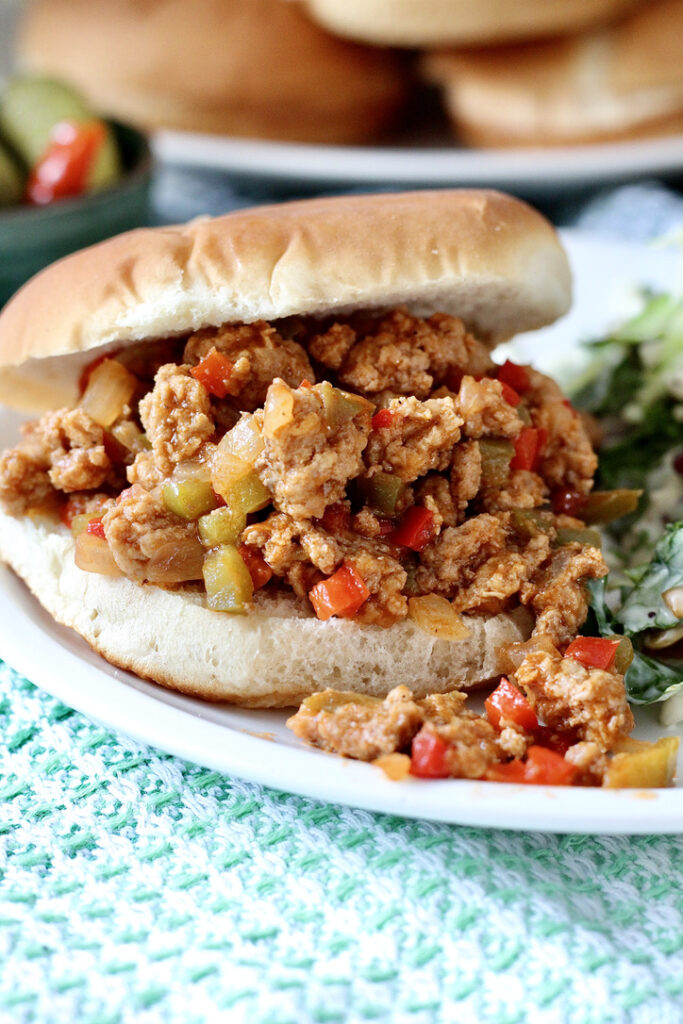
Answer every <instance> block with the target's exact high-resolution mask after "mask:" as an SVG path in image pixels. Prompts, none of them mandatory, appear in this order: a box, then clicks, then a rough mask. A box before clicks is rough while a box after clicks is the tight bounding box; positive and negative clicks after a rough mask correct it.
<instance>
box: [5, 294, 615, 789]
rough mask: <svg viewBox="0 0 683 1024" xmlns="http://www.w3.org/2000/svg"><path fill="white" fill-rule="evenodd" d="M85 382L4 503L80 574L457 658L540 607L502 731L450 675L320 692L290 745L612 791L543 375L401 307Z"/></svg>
mask: <svg viewBox="0 0 683 1024" xmlns="http://www.w3.org/2000/svg"><path fill="white" fill-rule="evenodd" d="M82 385H83V394H82V398H81V401H80V403H79V405H78V406H77V407H76V408H74V409H61V410H58V411H56V412H51V413H48V414H47V415H45V416H43V417H42V419H40V420H38V421H37V422H34V423H31V424H29V425H28V426H27V427H26V428H25V430H24V437H23V440H22V442H21V443H20V444H19V446H18V447H17V448H14V449H12V450H10V451H7V452H5V453H4V454H3V456H2V457H1V459H0V500H2V502H3V504H4V506H5V508H6V509H7V510H8V511H10V512H11V513H13V514H22V513H26V512H29V511H31V512H32V511H34V510H36V509H40V510H45V509H52V510H53V511H54V512H56V513H58V514H59V515H60V516H61V518H62V521H63V522H64V523H65V524H66V525H67V526H70V527H71V529H72V531H73V533H74V535H75V536H76V560H77V564H78V565H79V566H80V567H81V568H84V569H87V570H90V571H96V572H105V573H107V574H109V575H125V576H127V577H129V578H130V579H132V580H135V581H137V582H139V583H154V584H157V585H161V586H177V585H182V584H185V583H187V582H188V581H202V580H203V582H204V586H205V588H206V595H207V602H208V604H209V606H210V607H212V608H215V609H216V610H219V611H227V612H232V613H247V614H248V612H249V610H250V609H251V608H252V607H253V603H254V594H255V591H258V590H259V589H261V588H266V589H267V590H273V589H275V588H281V589H284V590H287V591H289V592H293V593H294V594H295V595H297V598H298V599H299V600H300V601H301V602H302V603H305V604H306V606H307V607H308V608H309V610H310V611H311V613H315V614H317V615H318V617H319V618H321V619H326V618H329V617H332V616H342V617H346V618H351V619H354V620H356V621H357V622H362V623H374V624H377V625H379V626H384V627H388V626H391V625H392V624H393V623H396V622H398V621H400V620H401V619H404V618H406V617H407V616H409V617H411V618H412V619H414V620H415V622H416V623H417V624H418V626H421V627H422V628H426V629H428V630H429V631H431V632H432V633H434V634H435V635H438V636H443V637H445V638H446V639H450V640H452V642H457V639H458V637H462V636H463V635H464V632H466V630H465V628H464V627H463V623H462V621H461V619H460V615H461V614H462V613H466V614H468V615H487V616H490V615H496V614H498V613H499V612H503V611H506V610H509V609H512V608H514V607H517V606H519V605H520V604H522V605H524V606H526V607H527V608H528V609H529V610H530V611H531V612H532V613H533V614H534V617H535V627H534V630H533V633H532V637H531V639H530V641H529V642H528V643H527V644H526V645H519V646H520V650H519V651H517V652H516V656H515V657H514V658H513V660H512V661H511V664H510V675H509V680H504V681H503V682H504V684H505V685H506V686H508V687H509V688H510V689H511V691H512V697H511V698H510V700H511V701H512V703H510V704H505V702H503V705H501V706H502V707H503V711H502V712H501V713H500V714H498V715H495V714H494V715H493V716H492V715H491V714H488V715H487V716H479V715H475V714H474V713H473V712H471V711H469V710H467V709H465V708H464V706H463V704H464V696H463V695H462V694H460V693H458V692H457V680H454V692H453V693H451V694H448V695H441V696H434V697H431V698H427V699H424V700H417V701H415V700H413V698H412V694H411V693H410V691H408V690H407V689H406V688H405V687H398V688H397V689H396V690H394V691H393V692H392V693H391V694H390V695H389V697H387V699H386V700H385V701H383V702H382V701H373V700H369V699H365V698H359V697H357V696H354V695H352V694H339V693H336V694H335V693H329V692H328V693H326V694H323V695H316V697H315V698H312V699H310V700H309V701H308V702H305V704H304V705H303V706H302V708H301V709H300V711H299V712H298V713H297V715H296V716H294V718H293V719H291V720H290V724H291V726H292V728H293V729H294V730H295V731H296V732H297V734H298V735H300V736H302V737H304V738H306V739H307V740H309V741H310V742H313V743H315V744H317V745H318V746H321V747H323V748H325V749H328V750H333V751H337V752H339V753H342V754H345V755H348V756H351V757H357V758H361V759H364V760H374V759H376V758H377V757H382V756H386V755H391V754H395V753H397V752H405V751H406V750H408V751H409V750H410V749H411V745H412V749H413V751H414V750H415V745H416V743H417V745H418V747H420V745H421V746H422V748H424V750H427V749H429V751H431V752H432V755H431V756H432V760H434V758H436V761H435V762H434V765H432V766H431V771H425V772H423V774H436V775H439V774H440V775H451V776H466V777H476V778H480V777H485V776H486V777H492V776H490V773H491V771H492V770H498V771H499V772H500V771H501V770H502V769H505V768H508V767H509V764H510V763H513V764H515V765H517V766H520V767H519V769H518V770H519V771H520V772H523V771H526V770H527V769H526V768H525V767H524V766H526V765H528V764H529V763H531V761H530V758H531V755H530V754H529V751H530V749H531V748H532V747H533V748H534V749H537V748H538V747H543V749H547V750H550V751H551V752H554V754H555V756H557V757H558V758H561V760H562V763H563V765H569V770H568V775H567V781H574V782H576V781H578V782H584V783H585V782H589V783H596V782H597V783H599V782H600V781H601V780H602V778H603V776H604V773H605V770H606V767H605V766H606V763H607V761H606V755H607V754H608V752H610V751H613V750H614V748H615V747H616V746H617V745H618V743H619V742H620V741H621V740H622V739H623V737H624V736H625V735H626V734H627V733H628V732H629V731H630V729H631V728H632V717H631V713H630V711H629V709H628V706H627V704H626V699H625V693H624V686H623V679H622V677H621V676H620V675H618V674H617V673H616V671H615V670H614V668H613V667H611V668H610V669H609V670H604V669H600V668H597V667H595V666H592V665H590V664H585V663H582V661H581V660H577V659H576V658H575V657H572V656H563V655H564V654H565V651H566V649H567V646H568V645H569V644H570V642H571V641H572V640H573V639H574V638H575V636H576V634H577V631H578V629H579V627H580V626H581V624H582V623H583V621H584V619H585V616H586V612H587V600H586V595H585V590H584V581H585V580H587V579H596V578H598V577H601V576H603V575H604V574H605V572H606V571H607V569H606V566H605V564H604V562H603V559H602V556H601V554H600V550H599V548H597V547H595V546H593V545H592V544H591V543H590V542H589V541H590V539H591V538H590V535H589V534H588V533H587V531H586V530H585V528H584V523H583V522H582V521H581V520H580V519H579V518H577V517H576V516H575V515H569V514H567V511H566V510H567V509H569V511H572V510H573V509H575V508H578V507H579V506H580V500H581V499H582V498H583V497H585V496H586V495H587V494H588V493H589V492H590V490H591V487H592V480H593V474H594V472H595V469H596V457H595V454H594V452H593V449H592V446H591V443H590V440H589V438H588V436H587V433H586V430H585V428H584V425H583V422H582V419H581V418H580V416H579V415H578V414H577V413H576V412H575V410H574V409H573V408H572V407H571V405H570V404H569V402H568V401H567V400H566V399H565V398H564V396H563V394H562V392H561V391H560V389H559V388H558V387H557V385H556V384H555V383H554V382H553V381H552V380H550V379H549V378H547V377H545V376H543V375H542V374H540V373H538V372H536V371H534V370H532V369H531V368H527V367H520V366H517V365H514V364H511V363H506V364H504V366H503V367H500V366H497V365H495V364H494V363H493V361H492V360H491V357H490V355H489V351H488V349H487V348H486V347H485V346H484V345H483V344H481V343H480V342H479V341H477V340H476V339H475V338H474V337H473V336H472V335H471V334H469V333H468V332H467V331H466V330H465V328H464V326H463V324H462V322H461V321H460V320H458V319H456V318H454V317H451V316H447V315H445V314H436V315H434V316H432V317H430V318H429V319H420V318H416V317H414V316H412V315H410V314H409V313H408V312H407V311H406V310H403V309H397V310H394V311H392V312H390V313H387V314H383V315H381V316H372V317H370V316H354V317H350V318H347V319H342V320H338V321H334V322H327V323H323V322H320V321H315V322H314V321H311V320H304V319H300V318H292V319H289V320H287V321H282V322H278V323H276V324H273V325H271V324H267V323H264V322H259V323H254V324H249V325H238V326H224V327H221V328H217V329H207V330H202V331H200V332H198V333H196V334H193V335H191V336H190V337H187V338H184V339H180V340H168V341H160V342H158V343H154V344H146V345H144V346H138V347H136V346H134V347H131V348H127V349H124V350H122V351H121V352H119V353H118V354H113V355H111V356H110V357H108V358H107V359H105V360H100V361H97V362H96V363H94V364H92V365H91V366H90V367H88V369H87V371H86V373H85V374H84V376H83V380H82ZM572 502H573V504H572ZM195 585H196V584H195ZM584 661H585V659H584ZM515 701H517V703H518V704H519V705H520V706H521V707H522V708H523V709H524V714H518V713H517V712H514V713H513V711H512V710H511V708H512V707H513V704H514V703H515ZM499 703H500V702H499ZM525 715H526V718H525ZM534 722H535V723H536V724H535V725H534V724H533V723H534ZM525 723H526V724H525ZM539 730H545V732H544V734H543V735H544V737H545V738H544V740H543V742H541V739H539V736H540V733H539ZM434 751H436V754H434ZM558 752H559V753H558ZM439 758H440V759H441V760H439ZM437 762H438V764H437ZM435 765H436V767H435ZM487 773H488V775H487ZM548 781H552V780H548Z"/></svg>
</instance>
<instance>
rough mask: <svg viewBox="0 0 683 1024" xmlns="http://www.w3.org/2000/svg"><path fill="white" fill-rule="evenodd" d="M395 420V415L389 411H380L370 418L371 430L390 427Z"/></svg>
mask: <svg viewBox="0 0 683 1024" xmlns="http://www.w3.org/2000/svg"><path fill="white" fill-rule="evenodd" d="M395 419H396V413H395V412H392V411H391V409H380V410H379V412H376V413H375V415H374V416H373V417H372V429H373V430H382V429H383V428H384V427H390V426H391V424H392V423H393V422H394V420H395Z"/></svg>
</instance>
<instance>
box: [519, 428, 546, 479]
mask: <svg viewBox="0 0 683 1024" xmlns="http://www.w3.org/2000/svg"><path fill="white" fill-rule="evenodd" d="M547 443H548V431H547V430H546V429H545V428H544V427H522V429H521V431H520V432H519V437H518V438H517V440H516V441H515V442H514V444H515V454H514V455H513V457H512V459H511V460H510V469H531V470H534V469H537V468H538V465H539V463H540V461H541V458H542V457H543V453H544V451H545V447H546V445H547Z"/></svg>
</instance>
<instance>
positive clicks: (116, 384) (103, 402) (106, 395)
mask: <svg viewBox="0 0 683 1024" xmlns="http://www.w3.org/2000/svg"><path fill="white" fill-rule="evenodd" d="M137 386H138V382H137V379H136V378H135V377H134V376H133V374H132V373H129V372H128V370H127V369H126V368H125V366H122V365H121V363H119V362H117V361H116V359H105V360H104V361H103V362H101V363H100V364H99V366H96V367H95V369H94V370H93V371H92V373H91V374H90V378H89V380H88V386H87V387H86V389H85V391H84V393H83V397H82V398H81V401H80V403H79V404H80V407H81V409H84V410H85V412H87V413H88V414H89V415H90V416H92V418H93V419H94V420H95V422H96V423H99V424H100V426H101V427H110V426H111V425H112V423H113V422H114V420H117V419H118V418H119V416H120V415H121V414H122V413H123V410H124V409H125V407H126V406H127V405H128V403H129V402H130V400H131V398H132V397H133V395H134V394H135V391H136V389H137Z"/></svg>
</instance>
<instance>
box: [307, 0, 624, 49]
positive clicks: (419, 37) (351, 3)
mask: <svg viewBox="0 0 683 1024" xmlns="http://www.w3.org/2000/svg"><path fill="white" fill-rule="evenodd" d="M636 2H638V0H307V3H308V8H309V10H310V12H311V14H312V15H313V16H314V17H315V18H316V19H317V20H318V21H319V22H320V24H321V25H324V26H325V27H326V28H328V29H330V30H331V31H332V32H337V33H339V34H340V35H342V36H348V37H349V38H351V39H358V40H362V41H365V42H368V43H376V44H380V45H392V46H408V47H420V46H435V45H438V46H441V45H444V44H455V45H459V46H463V45H470V44H480V43H493V42H502V41H503V40H512V39H515V40H517V39H535V38H539V37H542V36H549V35H554V34H561V33H565V32H577V31H579V30H580V29H584V28H587V27H589V26H592V25H597V24H601V23H603V22H606V21H608V20H609V19H610V18H613V17H614V16H615V15H618V14H621V13H622V12H623V11H625V10H628V9H629V8H630V7H633V6H634V3H636Z"/></svg>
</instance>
